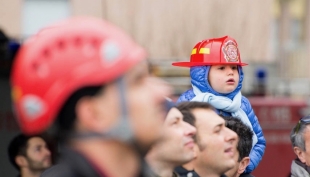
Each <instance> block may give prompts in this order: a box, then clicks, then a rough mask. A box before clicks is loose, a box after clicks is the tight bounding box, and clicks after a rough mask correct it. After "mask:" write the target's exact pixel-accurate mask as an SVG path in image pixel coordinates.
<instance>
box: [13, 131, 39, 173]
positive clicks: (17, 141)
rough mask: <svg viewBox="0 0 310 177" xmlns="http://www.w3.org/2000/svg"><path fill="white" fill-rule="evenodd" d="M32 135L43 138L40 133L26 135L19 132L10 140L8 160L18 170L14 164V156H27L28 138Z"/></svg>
mask: <svg viewBox="0 0 310 177" xmlns="http://www.w3.org/2000/svg"><path fill="white" fill-rule="evenodd" d="M33 137H40V138H42V139H43V137H42V136H41V135H32V136H26V135H24V134H19V135H17V136H16V137H14V138H13V139H12V140H11V142H10V144H9V146H8V154H9V160H10V162H11V164H12V165H13V166H14V167H15V168H16V169H18V170H19V166H18V165H17V164H16V162H15V158H16V156H18V155H22V156H25V157H27V147H28V140H29V139H31V138H33Z"/></svg>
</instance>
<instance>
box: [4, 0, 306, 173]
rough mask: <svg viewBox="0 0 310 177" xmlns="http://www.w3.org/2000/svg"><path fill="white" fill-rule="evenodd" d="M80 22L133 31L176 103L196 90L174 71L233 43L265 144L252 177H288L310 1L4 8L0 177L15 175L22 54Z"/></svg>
mask: <svg viewBox="0 0 310 177" xmlns="http://www.w3.org/2000/svg"><path fill="white" fill-rule="evenodd" d="M80 15H88V16H95V17H99V18H103V19H106V20H108V21H110V22H112V23H114V24H116V25H118V26H119V27H121V28H122V29H123V30H125V31H127V32H128V33H129V34H130V35H131V36H132V37H133V38H134V39H135V40H136V41H137V42H138V43H139V44H140V45H142V46H143V47H144V48H146V49H147V51H148V53H149V60H150V63H151V69H152V72H153V74H154V75H156V76H159V77H162V78H163V79H165V80H166V81H167V82H169V83H171V84H172V85H173V87H174V89H175V95H174V96H175V97H174V99H176V98H177V97H178V96H179V95H180V94H181V93H182V92H184V91H186V90H187V89H189V88H190V87H191V85H190V78H189V69H188V68H179V67H172V66H171V63H172V62H174V61H188V60H189V56H190V53H191V50H192V48H193V46H194V45H195V44H196V43H197V42H198V41H201V40H203V39H206V38H213V37H221V36H225V35H229V36H231V37H233V38H235V39H236V41H237V42H238V45H239V50H240V53H241V59H242V61H243V62H246V63H249V66H246V67H243V68H244V72H245V78H244V82H243V89H242V92H243V95H245V96H248V98H249V99H250V101H251V103H252V106H253V108H254V110H255V113H256V115H257V117H258V119H259V121H260V123H261V126H262V128H263V130H264V134H265V137H266V139H267V149H266V153H265V155H264V157H263V160H262V162H261V163H260V165H259V166H258V168H257V169H256V170H255V171H254V175H256V176H258V177H260V176H264V177H265V176H277V177H281V176H283V177H284V176H287V175H288V174H289V171H290V164H291V161H292V160H293V159H294V158H295V155H294V154H293V151H292V148H291V145H290V139H289V132H290V130H291V129H292V127H293V126H294V125H295V124H296V122H297V121H298V120H299V118H300V117H301V116H303V115H306V114H308V113H310V111H309V109H308V105H309V104H308V103H310V89H309V88H310V60H309V56H310V55H309V54H310V50H309V49H310V1H308V0H259V1H258V0H257V1H249V0H238V1H228V0H195V1H179V0H130V1H124V0H87V1H86V0H0V138H1V141H0V174H6V175H5V176H13V175H14V174H16V173H17V172H16V171H15V170H14V169H13V167H12V166H11V165H10V164H9V162H8V160H7V159H8V157H7V150H6V149H7V145H8V142H9V141H10V140H11V138H12V137H13V136H14V135H15V134H16V133H17V132H19V129H18V126H17V124H16V122H15V120H14V118H13V114H12V108H11V100H10V90H9V89H10V86H9V73H10V69H11V65H12V62H13V61H14V56H15V54H16V52H17V51H18V48H19V47H20V45H22V43H23V41H25V40H26V39H27V38H28V37H29V36H31V35H33V34H34V33H36V32H37V31H38V30H40V29H41V28H42V27H44V26H45V25H48V24H50V23H52V22H55V21H57V20H60V19H64V18H67V17H70V16H80ZM25 74H27V73H25ZM266 172H268V173H266Z"/></svg>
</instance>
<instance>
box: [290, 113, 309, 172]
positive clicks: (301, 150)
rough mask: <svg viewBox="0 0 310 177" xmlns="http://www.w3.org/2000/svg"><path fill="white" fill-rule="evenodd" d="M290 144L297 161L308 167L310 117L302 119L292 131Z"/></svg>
mask: <svg viewBox="0 0 310 177" xmlns="http://www.w3.org/2000/svg"><path fill="white" fill-rule="evenodd" d="M290 137H291V143H292V146H293V150H294V152H295V154H296V155H297V157H298V159H299V160H300V161H301V162H302V163H304V164H306V165H307V166H310V116H306V117H303V118H301V119H300V120H299V122H298V123H297V125H296V126H295V127H294V128H293V129H292V131H291V134H290Z"/></svg>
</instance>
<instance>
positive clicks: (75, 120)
mask: <svg viewBox="0 0 310 177" xmlns="http://www.w3.org/2000/svg"><path fill="white" fill-rule="evenodd" d="M145 58H146V54H145V51H144V50H143V49H142V48H141V47H140V46H138V45H137V44H136V43H135V42H133V41H132V39H131V38H130V37H129V36H127V35H126V34H125V33H124V32H123V31H121V30H120V29H119V28H117V27H116V26H114V25H112V24H110V23H108V22H105V21H103V20H101V19H94V18H85V17H84V18H81V17H75V18H71V19H67V20H65V21H62V22H60V23H57V24H55V25H53V26H50V27H48V28H45V29H44V30H42V31H41V32H39V33H38V34H37V35H36V36H34V37H32V38H31V39H29V40H28V41H27V42H25V44H24V45H23V46H22V47H21V49H20V51H19V53H18V56H17V58H16V60H15V63H14V67H13V72H12V78H11V81H12V98H13V103H14V106H15V110H16V112H17V118H18V122H20V126H21V128H22V130H23V132H25V133H27V134H34V133H38V132H42V131H45V130H47V129H48V128H49V127H51V125H52V124H54V123H55V122H56V124H57V126H56V127H58V128H61V130H66V129H67V128H70V129H71V130H70V133H78V134H88V135H94V134H95V135H99V136H101V135H102V137H105V138H109V139H116V140H121V141H131V140H132V139H135V140H136V141H137V142H138V143H140V144H142V145H143V146H149V145H150V144H152V143H153V142H155V141H156V140H157V139H158V138H159V134H160V126H161V124H162V122H163V120H164V117H165V115H166V112H165V111H166V110H165V107H164V101H165V99H164V96H169V92H170V88H169V87H168V86H167V85H166V84H164V83H163V82H162V81H161V80H159V79H156V78H151V77H150V76H149V75H148V68H147V63H146V61H145ZM25 73H27V74H25ZM56 118H57V119H56ZM90 132H91V133H90ZM75 137H76V136H75ZM96 137H98V136H96Z"/></svg>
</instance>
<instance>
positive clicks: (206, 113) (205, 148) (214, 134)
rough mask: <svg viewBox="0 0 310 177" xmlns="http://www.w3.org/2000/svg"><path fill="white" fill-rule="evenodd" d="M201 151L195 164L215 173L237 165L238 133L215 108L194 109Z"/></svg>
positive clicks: (220, 172) (223, 171)
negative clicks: (229, 126) (227, 125)
mask: <svg viewBox="0 0 310 177" xmlns="http://www.w3.org/2000/svg"><path fill="white" fill-rule="evenodd" d="M192 113H193V114H194V116H195V117H196V125H197V144H198V147H199V151H198V154H197V158H196V161H195V166H198V167H200V169H204V170H205V171H208V172H212V173H214V174H219V175H221V174H223V173H225V172H226V171H228V170H229V169H231V168H233V167H234V166H235V165H236V162H235V160H234V155H235V147H236V145H237V144H236V143H237V141H236V140H237V134H236V133H235V132H233V131H232V130H230V129H228V128H227V127H226V126H225V121H224V119H223V118H221V117H220V116H219V115H217V114H216V113H215V112H214V111H213V110H206V109H194V110H193V111H192Z"/></svg>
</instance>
